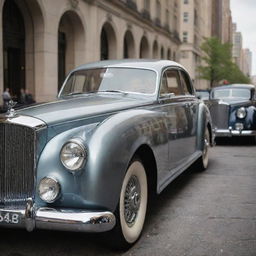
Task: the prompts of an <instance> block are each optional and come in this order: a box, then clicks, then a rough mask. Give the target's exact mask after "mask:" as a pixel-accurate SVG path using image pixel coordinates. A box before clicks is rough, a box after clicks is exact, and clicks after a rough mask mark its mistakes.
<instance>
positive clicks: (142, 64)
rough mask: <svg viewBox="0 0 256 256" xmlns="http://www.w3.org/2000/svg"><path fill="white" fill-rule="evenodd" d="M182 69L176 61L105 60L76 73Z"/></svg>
mask: <svg viewBox="0 0 256 256" xmlns="http://www.w3.org/2000/svg"><path fill="white" fill-rule="evenodd" d="M170 66H174V67H180V68H182V69H184V70H186V69H185V68H184V67H183V66H182V65H180V64H179V63H177V62H175V61H170V60H155V59H123V60H104V61H98V62H92V63H88V64H85V65H81V66H79V67H77V68H76V69H75V70H74V71H78V70H83V69H93V68H107V67H120V68H122V67H123V68H124V67H126V68H127V67H129V68H142V69H143V68H144V69H151V70H155V71H157V72H161V71H162V70H163V69H164V68H166V67H170Z"/></svg>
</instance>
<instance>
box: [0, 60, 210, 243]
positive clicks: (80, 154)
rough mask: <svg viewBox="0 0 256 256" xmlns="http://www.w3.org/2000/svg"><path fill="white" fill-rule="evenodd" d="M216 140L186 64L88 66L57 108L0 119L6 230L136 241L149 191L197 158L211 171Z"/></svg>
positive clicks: (0, 205) (70, 82)
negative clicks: (111, 234) (74, 233)
mask: <svg viewBox="0 0 256 256" xmlns="http://www.w3.org/2000/svg"><path fill="white" fill-rule="evenodd" d="M134 79H135V80H137V81H133V80H134ZM138 80H139V81H138ZM134 82H135V85H134V84H133V83H134ZM138 82H139V83H138ZM133 86H134V87H133ZM213 136H214V135H213V134H212V127H211V118H210V113H209V110H208V108H207V107H206V106H205V104H204V103H203V102H202V101H201V100H199V99H197V98H196V97H195V92H194V89H193V86H192V84H191V81H190V78H189V76H188V74H187V72H186V70H185V69H184V68H183V67H182V66H181V65H179V64H177V63H175V62H171V61H155V60H152V61H151V60H126V61H125V60H124V61H103V62H97V63H92V64H87V65H84V66H81V67H79V68H77V69H75V70H73V71H72V72H71V73H70V74H69V76H68V77H67V79H66V81H65V82H64V85H63V87H62V90H61V91H60V93H59V95H58V99H57V100H56V101H55V102H50V103H45V104H41V105H37V106H31V107H28V108H24V109H22V110H17V111H14V110H13V109H11V110H9V112H8V113H7V114H6V115H4V116H1V119H0V157H1V162H0V216H1V217H0V226H3V227H7V228H9V227H13V228H16V227H20V228H26V229H27V230H28V231H32V230H33V229H35V228H39V229H55V230H68V231H82V232H104V231H108V230H112V229H113V230H115V231H116V230H118V232H117V234H118V238H117V240H118V239H121V242H120V243H121V244H122V245H123V244H125V245H127V244H128V245H130V244H132V243H134V242H135V241H136V240H137V239H138V237H139V235H140V233H141V230H142V227H143V223H144V218H145V214H146V206H147V198H148V195H150V191H153V192H156V193H160V192H161V191H162V190H163V189H164V188H165V187H166V186H167V185H168V184H169V183H170V182H171V181H172V180H173V179H175V178H176V177H177V176H178V175H179V174H181V173H182V172H183V171H184V170H185V169H186V168H188V167H189V166H190V165H191V164H192V163H194V162H195V161H198V163H199V165H198V166H200V167H199V168H201V169H205V168H206V167H207V165H208V147H209V145H210V143H211V142H212V140H213ZM130 173H131V174H130ZM123 215H124V216H123ZM129 232H130V233H129ZM116 243H117V241H116Z"/></svg>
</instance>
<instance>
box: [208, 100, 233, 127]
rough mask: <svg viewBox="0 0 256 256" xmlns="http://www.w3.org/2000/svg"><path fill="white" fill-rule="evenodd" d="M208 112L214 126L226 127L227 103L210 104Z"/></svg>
mask: <svg viewBox="0 0 256 256" xmlns="http://www.w3.org/2000/svg"><path fill="white" fill-rule="evenodd" d="M210 112H211V117H212V123H213V126H214V128H217V129H228V121H229V105H227V104H222V103H215V104H212V105H211V106H210Z"/></svg>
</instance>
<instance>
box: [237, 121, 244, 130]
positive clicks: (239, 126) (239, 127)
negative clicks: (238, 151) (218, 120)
mask: <svg viewBox="0 0 256 256" xmlns="http://www.w3.org/2000/svg"><path fill="white" fill-rule="evenodd" d="M235 127H236V130H238V131H241V130H243V129H244V125H243V124H241V123H236V124H235Z"/></svg>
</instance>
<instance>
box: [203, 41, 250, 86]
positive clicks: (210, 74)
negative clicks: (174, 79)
mask: <svg viewBox="0 0 256 256" xmlns="http://www.w3.org/2000/svg"><path fill="white" fill-rule="evenodd" d="M201 49H202V51H203V52H204V57H202V60H203V62H204V64H205V65H202V66H199V67H198V71H199V73H200V78H202V79H206V80H208V81H210V85H211V87H214V86H216V85H218V84H219V83H220V81H222V80H228V81H229V82H230V83H249V81H250V80H249V79H248V77H246V76H245V75H244V74H243V73H242V72H241V71H240V69H239V68H238V66H237V65H236V64H234V63H233V62H232V55H231V49H232V45H231V44H229V43H224V44H222V43H221V41H220V40H219V39H218V38H216V37H211V38H207V39H205V41H204V42H203V44H202V45H201Z"/></svg>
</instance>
